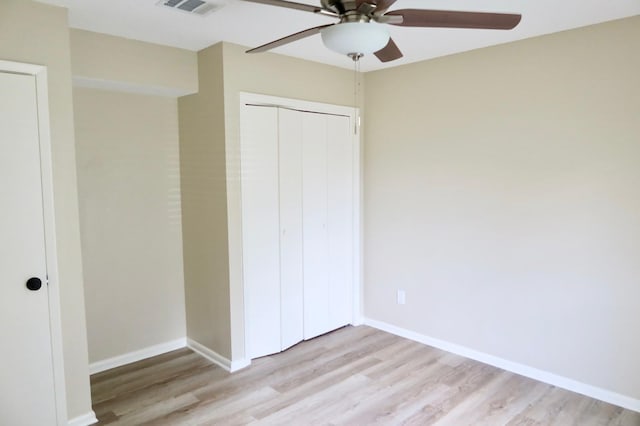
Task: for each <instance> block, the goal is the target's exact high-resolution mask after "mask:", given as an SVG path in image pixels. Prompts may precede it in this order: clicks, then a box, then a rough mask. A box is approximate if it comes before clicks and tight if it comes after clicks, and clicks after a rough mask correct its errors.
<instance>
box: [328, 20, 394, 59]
mask: <svg viewBox="0 0 640 426" xmlns="http://www.w3.org/2000/svg"><path fill="white" fill-rule="evenodd" d="M320 35H321V36H322V42H323V43H324V45H325V46H327V47H328V48H329V49H331V50H333V51H334V52H338V53H341V54H343V55H349V54H351V53H356V54H358V53H359V54H363V55H368V54H370V53H374V52H377V51H378V50H380V49H382V48H383V47H385V46H386V45H387V43H388V42H389V32H388V31H387V29H386V28H385V27H384V26H383V25H380V24H377V23H375V22H343V23H340V24H336V25H332V26H330V27H326V28H323V29H322V30H321V31H320Z"/></svg>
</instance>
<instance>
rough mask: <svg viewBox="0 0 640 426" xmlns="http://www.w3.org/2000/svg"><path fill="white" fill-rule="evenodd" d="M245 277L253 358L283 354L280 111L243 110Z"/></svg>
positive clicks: (245, 107)
mask: <svg viewBox="0 0 640 426" xmlns="http://www.w3.org/2000/svg"><path fill="white" fill-rule="evenodd" d="M242 114H243V116H242V119H241V129H240V131H241V150H242V153H241V156H242V162H241V167H242V228H243V229H242V242H243V273H244V285H245V295H246V299H247V300H246V301H245V304H246V309H247V321H248V322H249V324H248V327H247V329H248V333H249V335H248V346H249V347H248V354H249V357H250V358H257V357H260V356H264V355H268V354H272V353H276V352H280V350H281V342H280V229H279V209H280V205H279V201H278V198H279V195H278V179H279V175H278V110H277V109H276V108H264V107H254V106H243V108H242Z"/></svg>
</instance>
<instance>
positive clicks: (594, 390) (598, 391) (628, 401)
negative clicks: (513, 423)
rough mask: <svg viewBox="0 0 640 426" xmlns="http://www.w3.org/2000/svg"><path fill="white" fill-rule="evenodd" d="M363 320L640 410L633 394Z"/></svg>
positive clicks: (376, 326) (593, 396)
mask: <svg viewBox="0 0 640 426" xmlns="http://www.w3.org/2000/svg"><path fill="white" fill-rule="evenodd" d="M364 323H365V324H366V325H368V326H371V327H373V328H377V329H379V330H382V331H386V332H388V333H391V334H395V335H397V336H400V337H404V338H406V339H410V340H414V341H416V342H419V343H423V344H425V345H429V346H433V347H435V348H438V349H442V350H444V351H447V352H451V353H454V354H456V355H460V356H463V357H465V358H470V359H473V360H476V361H480V362H482V363H485V364H489V365H493V366H494V367H498V368H501V369H503V370H506V371H510V372H512V373H516V374H520V375H521V376H525V377H529V378H531V379H534V380H538V381H540V382H544V383H548V384H550V385H553V386H557V387H559V388H563V389H566V390H570V391H572V392H576V393H579V394H582V395H586V396H588V397H591V398H595V399H599V400H601V401H604V402H608V403H610V404H614V405H617V406H620V407H623V408H627V409H629V410H633V411H637V412H640V400H638V399H635V398H632V397H630V396H626V395H621V394H619V393H616V392H612V391H610V390H607V389H603V388H599V387H596V386H592V385H588V384H586V383H582V382H579V381H577V380H573V379H569V378H567V377H563V376H559V375H557V374H554V373H550V372H548V371H544V370H539V369H537V368H533V367H530V366H528V365H524V364H520V363H517V362H513V361H509V360H506V359H503V358H499V357H496V356H493V355H489V354H487V353H484V352H480V351H476V350H474V349H471V348H467V347H465V346H460V345H457V344H455V343H451V342H447V341H445V340H440V339H436V338H433V337H429V336H425V335H423V334H419V333H416V332H414V331H411V330H407V329H404V328H401V327H397V326H395V325H392V324H388V323H385V322H382V321H377V320H374V319H371V318H365V319H364Z"/></svg>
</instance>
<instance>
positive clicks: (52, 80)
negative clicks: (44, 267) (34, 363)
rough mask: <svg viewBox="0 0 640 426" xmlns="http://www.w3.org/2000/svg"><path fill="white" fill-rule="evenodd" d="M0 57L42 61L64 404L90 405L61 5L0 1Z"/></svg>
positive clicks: (83, 409) (75, 412) (82, 409)
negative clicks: (46, 97) (46, 81)
mask: <svg viewBox="0 0 640 426" xmlns="http://www.w3.org/2000/svg"><path fill="white" fill-rule="evenodd" d="M0 58H2V59H4V60H10V61H17V62H28V63H35V64H41V65H46V66H47V70H48V79H49V108H50V119H51V142H52V155H53V191H54V203H55V215H56V237H57V240H56V241H57V246H58V269H59V277H60V299H61V300H60V303H61V311H62V332H63V345H64V362H65V366H64V368H65V377H66V386H67V406H68V415H69V417H70V418H73V417H77V416H81V415H84V414H86V413H88V412H89V411H90V410H91V400H90V391H89V374H88V368H87V342H86V330H85V317H84V315H85V313H84V297H83V288H82V260H81V251H80V234H79V226H78V204H77V187H76V167H75V148H74V135H73V105H72V96H71V67H70V58H69V30H68V28H67V14H66V10H65V9H62V8H57V7H51V6H44V5H42V4H37V3H32V2H30V1H24V0H3V1H2V2H0Z"/></svg>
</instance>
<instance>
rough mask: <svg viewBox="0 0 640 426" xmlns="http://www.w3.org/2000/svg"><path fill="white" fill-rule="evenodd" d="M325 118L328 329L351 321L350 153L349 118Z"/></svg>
mask: <svg viewBox="0 0 640 426" xmlns="http://www.w3.org/2000/svg"><path fill="white" fill-rule="evenodd" d="M326 119H327V166H328V171H327V238H328V246H329V251H328V253H329V257H328V259H327V262H328V264H327V270H328V271H329V284H328V285H329V320H328V323H329V324H328V328H329V330H335V329H336V328H339V327H342V326H344V325H346V324H351V323H352V322H353V282H354V273H353V253H354V244H353V241H354V238H355V235H354V225H353V222H354V201H353V200H354V175H353V173H354V172H353V171H354V164H353V161H354V155H353V139H352V136H351V131H352V129H351V126H350V123H349V118H348V117H345V116H339V115H328V116H326Z"/></svg>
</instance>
